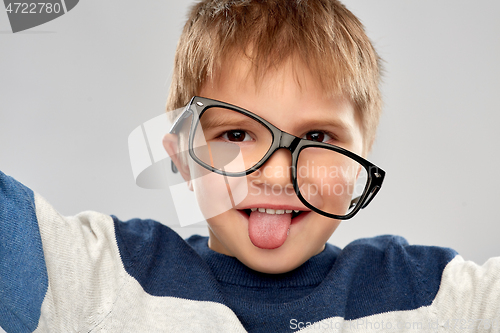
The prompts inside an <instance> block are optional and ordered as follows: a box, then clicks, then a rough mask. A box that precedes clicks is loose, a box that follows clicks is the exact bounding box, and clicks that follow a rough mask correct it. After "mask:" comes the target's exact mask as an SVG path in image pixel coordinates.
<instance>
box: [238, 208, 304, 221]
mask: <svg viewBox="0 0 500 333" xmlns="http://www.w3.org/2000/svg"><path fill="white" fill-rule="evenodd" d="M257 210H258V211H259V212H261V213H267V214H270V215H282V214H290V213H291V214H292V220H293V219H294V218H296V217H297V216H299V215H300V214H302V213H305V211H302V210H291V209H290V210H288V209H287V210H285V209H270V208H249V209H243V210H241V211H242V212H244V213H245V214H246V215H247V216H248V217H250V214H251V213H252V212H253V211H257Z"/></svg>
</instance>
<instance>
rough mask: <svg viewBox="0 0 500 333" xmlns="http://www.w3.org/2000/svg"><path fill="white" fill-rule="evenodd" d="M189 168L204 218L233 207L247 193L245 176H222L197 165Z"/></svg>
mask: <svg viewBox="0 0 500 333" xmlns="http://www.w3.org/2000/svg"><path fill="white" fill-rule="evenodd" d="M191 170H192V172H191V176H192V178H191V181H192V184H193V189H194V193H195V195H196V199H197V201H198V205H199V206H200V209H201V212H202V213H203V216H204V217H205V219H210V218H212V217H214V216H217V215H220V214H223V213H225V212H227V211H229V210H231V209H233V208H234V206H235V205H237V204H238V203H240V202H242V201H243V200H244V199H245V198H246V196H247V194H248V184H247V179H246V177H224V176H222V175H219V174H216V173H214V172H211V171H208V170H206V169H205V168H203V167H201V166H198V165H193V166H192V168H191Z"/></svg>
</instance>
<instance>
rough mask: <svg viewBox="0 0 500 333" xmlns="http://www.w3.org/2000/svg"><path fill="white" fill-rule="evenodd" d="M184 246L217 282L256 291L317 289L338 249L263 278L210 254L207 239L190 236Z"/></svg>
mask: <svg viewBox="0 0 500 333" xmlns="http://www.w3.org/2000/svg"><path fill="white" fill-rule="evenodd" d="M186 242H187V243H188V244H189V245H191V247H192V248H193V249H194V250H195V251H196V252H197V253H198V255H199V256H200V257H201V258H202V259H203V260H204V261H205V262H206V263H207V265H208V266H209V268H210V270H211V271H212V273H213V274H214V276H215V278H216V279H217V281H219V282H221V283H227V284H234V285H239V286H246V287H256V288H288V287H306V286H317V285H319V284H320V283H321V282H322V281H323V280H324V279H325V277H326V276H327V274H328V272H330V270H331V268H332V266H333V264H334V263H335V260H336V258H337V256H338V254H339V253H340V251H341V250H340V249H339V248H338V247H336V246H333V245H331V244H328V243H327V244H326V246H325V249H324V250H323V251H322V252H321V253H319V254H317V255H315V256H314V257H312V258H310V259H309V260H308V261H306V262H305V263H304V264H302V265H301V266H299V267H297V268H296V269H294V270H292V271H290V272H287V273H283V274H265V273H260V272H257V271H254V270H252V269H250V268H248V267H247V266H245V265H243V264H242V263H241V262H240V261H239V260H238V259H236V258H234V257H230V256H227V255H224V254H221V253H218V252H215V251H213V250H211V249H210V248H209V247H208V237H202V236H198V235H195V236H191V237H190V238H188V239H186Z"/></svg>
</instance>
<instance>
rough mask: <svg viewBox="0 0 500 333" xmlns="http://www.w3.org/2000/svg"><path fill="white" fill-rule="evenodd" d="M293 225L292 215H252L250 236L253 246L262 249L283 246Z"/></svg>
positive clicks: (256, 212) (249, 222) (253, 213)
mask: <svg viewBox="0 0 500 333" xmlns="http://www.w3.org/2000/svg"><path fill="white" fill-rule="evenodd" d="M290 223H292V214H291V213H289V214H267V213H261V212H259V211H254V212H252V213H250V218H249V219H248V235H249V236H250V240H251V241H252V243H253V245H255V246H257V247H260V248H261V249H275V248H277V247H280V246H281V245H283V243H284V242H285V240H286V237H287V234H288V228H290Z"/></svg>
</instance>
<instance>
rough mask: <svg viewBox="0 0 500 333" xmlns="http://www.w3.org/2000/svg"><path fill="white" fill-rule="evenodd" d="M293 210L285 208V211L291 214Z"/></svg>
mask: <svg viewBox="0 0 500 333" xmlns="http://www.w3.org/2000/svg"><path fill="white" fill-rule="evenodd" d="M291 212H293V210H291V209H287V210H285V213H287V214H290V213H291Z"/></svg>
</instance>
